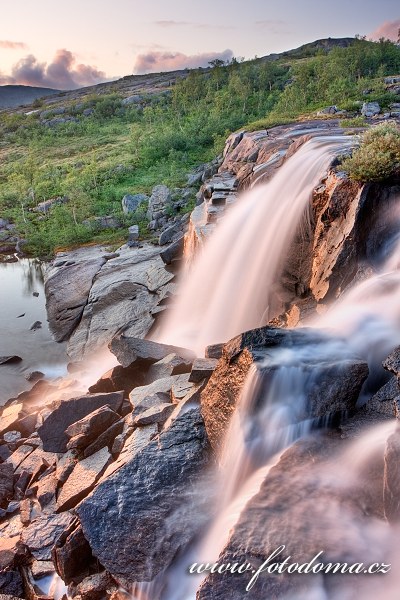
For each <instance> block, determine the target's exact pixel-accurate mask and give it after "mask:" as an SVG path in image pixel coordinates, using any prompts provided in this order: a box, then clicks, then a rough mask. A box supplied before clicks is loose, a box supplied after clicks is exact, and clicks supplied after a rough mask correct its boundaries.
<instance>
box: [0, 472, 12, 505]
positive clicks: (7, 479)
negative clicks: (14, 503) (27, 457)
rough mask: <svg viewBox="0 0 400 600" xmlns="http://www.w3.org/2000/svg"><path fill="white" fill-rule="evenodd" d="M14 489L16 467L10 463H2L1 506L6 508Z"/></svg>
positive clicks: (0, 481)
mask: <svg viewBox="0 0 400 600" xmlns="http://www.w3.org/2000/svg"><path fill="white" fill-rule="evenodd" d="M13 491H14V468H13V465H12V464H10V463H2V464H1V465H0V507H3V508H6V507H7V504H8V501H9V500H11V498H12V496H13Z"/></svg>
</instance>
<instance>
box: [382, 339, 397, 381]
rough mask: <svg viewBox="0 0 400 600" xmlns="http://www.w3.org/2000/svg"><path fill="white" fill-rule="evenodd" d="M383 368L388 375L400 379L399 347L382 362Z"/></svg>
mask: <svg viewBox="0 0 400 600" xmlns="http://www.w3.org/2000/svg"><path fill="white" fill-rule="evenodd" d="M382 365H383V367H384V368H385V369H386V370H387V371H389V372H390V373H394V375H396V377H400V346H398V347H397V348H395V349H394V350H393V352H391V353H390V354H389V356H388V357H387V358H386V359H385V360H384V361H383V363H382Z"/></svg>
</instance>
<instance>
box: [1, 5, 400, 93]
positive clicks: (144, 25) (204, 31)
mask: <svg viewBox="0 0 400 600" xmlns="http://www.w3.org/2000/svg"><path fill="white" fill-rule="evenodd" d="M249 3H250V4H249ZM21 4H22V3H21V2H20V1H17V2H15V3H14V4H13V5H10V4H7V5H5V6H4V7H3V10H2V24H1V27H0V56H1V63H0V84H1V85H29V86H32V87H48V88H53V89H59V90H63V91H64V90H72V89H77V88H81V87H86V86H91V85H96V84H99V83H103V82H106V81H113V80H116V79H119V78H121V77H124V76H127V75H142V74H149V73H157V72H168V71H176V70H182V69H185V68H198V67H205V66H207V64H208V62H209V61H210V60H213V59H216V58H219V59H222V60H224V61H229V60H231V58H232V57H236V58H238V59H241V58H243V59H245V60H251V59H253V58H255V57H256V56H266V55H268V54H273V53H279V52H284V51H286V50H290V49H292V48H297V47H299V46H302V45H303V44H306V43H309V42H312V41H315V40H317V39H325V38H328V37H331V38H343V37H354V36H355V35H361V36H364V35H365V36H366V37H367V38H368V39H373V40H377V39H379V38H380V37H385V38H389V39H392V40H393V41H396V40H397V34H398V30H399V28H400V18H399V16H398V15H399V10H398V4H397V1H394V0H383V1H382V2H381V3H380V4H379V6H376V5H375V3H373V2H372V1H371V0H369V1H368V2H365V1H363V2H361V0H355V2H353V3H352V5H351V6H349V5H348V3H347V2H345V0H338V1H337V3H336V5H335V10H334V11H330V13H329V18H327V17H326V15H325V14H323V11H321V2H319V1H318V0H307V2H305V3H303V4H302V6H299V4H298V3H296V2H295V0H284V1H283V2H281V3H280V4H279V6H277V5H276V4H275V3H272V2H265V1H264V2H262V1H261V0H249V2H247V4H246V6H243V4H242V3H241V2H240V1H239V0H231V1H230V2H229V4H228V2H227V0H221V1H220V2H219V3H218V5H217V6H215V4H213V2H211V0H204V1H203V4H202V11H201V15H199V14H198V9H196V7H194V6H189V5H187V3H184V2H183V0H171V2H170V3H169V5H168V6H165V5H163V4H162V3H161V1H160V0H155V2H153V3H152V4H151V5H149V6H143V5H142V4H141V3H140V2H139V1H138V0H115V1H114V3H113V11H112V12H110V10H109V6H107V5H108V3H107V2H105V0H100V1H97V2H95V0H87V2H86V3H85V4H84V5H83V6H82V4H81V3H79V2H78V0H71V2H70V6H69V10H68V13H67V14H65V15H63V26H62V28H61V29H60V25H59V17H58V15H56V14H54V3H52V2H50V0H38V2H37V3H35V6H32V7H29V8H28V9H27V8H26V7H22V6H21ZM21 8H22V11H23V14H24V19H23V20H22V21H21V18H20V15H21ZM322 8H323V7H322ZM366 8H368V10H365V9H366ZM249 9H250V10H249ZM343 15H345V16H346V19H345V20H344V19H343ZM121 16H122V17H123V18H121Z"/></svg>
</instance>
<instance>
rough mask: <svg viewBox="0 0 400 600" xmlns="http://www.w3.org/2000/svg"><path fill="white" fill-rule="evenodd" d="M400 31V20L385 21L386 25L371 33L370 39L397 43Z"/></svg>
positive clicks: (383, 24)
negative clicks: (381, 39)
mask: <svg viewBox="0 0 400 600" xmlns="http://www.w3.org/2000/svg"><path fill="white" fill-rule="evenodd" d="M399 29H400V19H395V20H394V21H385V22H384V23H382V24H381V25H379V27H377V28H376V29H375V31H373V32H372V33H370V35H369V36H368V37H369V38H371V39H373V40H379V39H380V38H385V39H389V40H393V41H394V42H397V39H398V37H399Z"/></svg>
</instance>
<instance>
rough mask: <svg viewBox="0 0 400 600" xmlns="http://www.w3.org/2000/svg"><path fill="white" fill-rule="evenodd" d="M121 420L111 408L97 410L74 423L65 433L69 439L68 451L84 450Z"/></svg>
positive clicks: (102, 407)
mask: <svg viewBox="0 0 400 600" xmlns="http://www.w3.org/2000/svg"><path fill="white" fill-rule="evenodd" d="M119 420H120V415H119V414H118V413H116V412H115V411H114V410H112V409H111V408H110V407H109V406H107V405H105V406H101V407H100V408H98V409H97V410H95V411H93V412H91V413H90V414H88V415H86V416H85V417H83V419H80V420H79V421H76V422H75V423H72V425H70V426H69V427H68V428H67V429H66V431H65V433H66V435H67V437H68V438H70V439H69V442H68V444H67V449H68V450H73V449H76V450H82V449H83V448H86V447H87V446H89V445H90V444H91V443H92V442H94V441H95V439H96V438H98V437H99V436H100V435H101V434H102V433H103V432H104V431H105V430H106V429H108V428H109V427H111V425H113V424H114V423H116V422H117V421H119Z"/></svg>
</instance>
